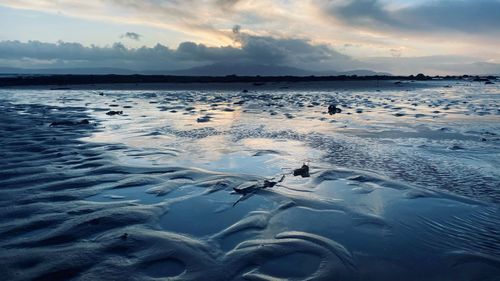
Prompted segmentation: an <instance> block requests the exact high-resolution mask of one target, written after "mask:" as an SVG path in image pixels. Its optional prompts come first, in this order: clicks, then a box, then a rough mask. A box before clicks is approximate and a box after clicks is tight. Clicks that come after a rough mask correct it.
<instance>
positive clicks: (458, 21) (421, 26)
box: [317, 0, 500, 33]
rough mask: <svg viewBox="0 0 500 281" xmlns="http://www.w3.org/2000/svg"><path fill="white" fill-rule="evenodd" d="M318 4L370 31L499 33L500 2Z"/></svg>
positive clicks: (369, 0) (360, 0)
mask: <svg viewBox="0 0 500 281" xmlns="http://www.w3.org/2000/svg"><path fill="white" fill-rule="evenodd" d="M317 3H319V5H320V7H321V8H323V9H324V10H325V11H326V12H327V13H328V14H329V15H331V16H333V17H334V18H336V19H337V20H340V21H343V22H346V23H348V24H351V25H357V26H363V27H367V28H371V29H379V30H380V29H390V30H403V31H414V32H419V31H421V32H426V33H428V32H436V31H458V32H464V33H469V32H478V33H479V32H495V33H498V32H499V29H498V26H500V16H499V13H500V1H499V0H460V1H452V0H442V1H424V2H421V3H417V4H412V5H408V6H404V7H399V8H390V7H389V6H388V5H387V4H385V3H386V2H382V1H379V0H349V1H343V2H342V3H339V1H332V0H320V1H318V2H317Z"/></svg>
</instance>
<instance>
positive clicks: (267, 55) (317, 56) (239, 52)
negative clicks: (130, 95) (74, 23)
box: [0, 28, 358, 70]
mask: <svg viewBox="0 0 500 281" xmlns="http://www.w3.org/2000/svg"><path fill="white" fill-rule="evenodd" d="M235 30H237V31H235V33H234V38H233V39H234V40H236V41H237V42H238V43H239V44H240V47H233V46H230V45H228V46H221V47H209V46H207V45H204V44H197V43H194V42H183V43H181V44H179V46H178V47H177V48H176V49H171V48H169V47H166V46H164V45H161V44H157V45H156V46H154V47H146V46H144V47H140V48H127V47H125V46H124V45H123V44H121V43H115V44H113V45H112V46H106V47H99V46H94V45H91V46H84V45H82V44H80V43H68V42H62V41H59V42H57V43H44V42H39V41H28V42H20V41H0V59H2V60H3V61H4V62H5V61H9V62H11V64H12V62H16V61H17V65H16V66H20V64H22V63H23V62H27V61H29V63H30V64H31V67H36V65H33V64H35V63H34V62H37V61H38V62H41V63H43V64H44V65H45V66H46V65H47V64H51V63H52V65H53V66H54V67H62V66H64V67H89V66H92V67H96V66H99V67H122V68H129V69H133V70H145V69H147V70H159V69H161V70H168V69H181V68H187V67H192V66H197V65H204V64H211V63H247V64H266V65H287V66H295V67H301V68H306V69H315V70H322V69H325V70H326V69H328V70H332V69H336V70H344V69H350V68H352V67H353V66H354V65H356V64H357V63H358V62H357V61H355V60H353V59H351V58H350V57H348V56H346V55H343V54H341V53H339V52H337V51H335V50H334V49H333V48H331V47H330V46H328V45H321V44H319V45H315V44H312V43H311V42H309V41H308V40H305V39H289V38H276V37H271V36H255V35H248V34H246V33H242V32H241V31H239V29H238V28H235ZM4 66H5V65H4ZM9 66H12V65H9ZM21 66H22V65H21Z"/></svg>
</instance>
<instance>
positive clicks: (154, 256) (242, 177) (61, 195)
mask: <svg viewBox="0 0 500 281" xmlns="http://www.w3.org/2000/svg"><path fill="white" fill-rule="evenodd" d="M498 85H500V83H496V84H492V85H484V84H483V83H473V82H453V84H452V85H450V82H446V81H437V82H432V85H430V86H429V87H418V86H413V85H409V84H408V85H403V86H401V87H389V88H383V87H382V88H376V87H375V88H372V89H370V88H346V89H337V88H332V89H328V88H326V87H313V86H310V87H305V86H301V87H296V88H297V89H295V88H294V85H277V86H276V87H272V88H265V87H255V86H251V85H250V86H248V87H246V88H245V90H246V91H243V89H215V88H214V89H203V87H201V88H199V89H194V88H193V89H188V90H183V89H172V90H147V91H146V90H123V89H120V90H88V89H81V90H60V91H50V90H42V89H24V90H23V89H3V90H1V91H0V110H1V111H2V118H1V119H0V132H1V133H2V137H1V138H0V156H1V157H0V186H1V189H0V260H1V262H0V272H2V273H4V276H5V277H6V278H7V279H6V280H68V279H74V280H98V279H103V278H106V279H110V280H158V279H162V278H171V279H172V280H279V279H280V278H281V279H291V280H498V279H496V278H498V276H500V243H499V241H500V216H499V215H500V208H499V203H500V187H499V186H500V170H499V168H498V167H500V160H499V159H500V109H499V108H500V107H499V104H500V99H499V96H500V87H499V86H498ZM332 104H335V105H336V106H337V107H338V108H340V109H341V112H340V113H336V114H333V115H330V114H328V106H329V105H332ZM304 163H306V164H307V165H308V166H309V167H310V177H301V176H293V170H294V169H297V168H300V167H301V166H302V165H303V164H304ZM282 175H285V178H284V180H283V181H282V182H279V183H277V184H276V185H275V186H273V187H270V188H265V189H259V188H258V189H256V190H254V191H253V192H249V193H247V194H241V193H237V192H234V188H241V187H245V186H253V185H256V186H259V185H262V183H263V182H264V180H273V181H276V179H278V178H279V177H280V176H282ZM237 201H238V202H237ZM236 202H237V203H236ZM235 203H236V204H235ZM273 278H274V279H273Z"/></svg>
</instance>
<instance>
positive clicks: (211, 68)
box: [0, 63, 390, 76]
mask: <svg viewBox="0 0 500 281" xmlns="http://www.w3.org/2000/svg"><path fill="white" fill-rule="evenodd" d="M0 74H25V75H37V74H38V75H50V74H75V75H92V74H95V75H102V74H119V75H130V74H147V75H179V76H227V75H238V76H257V75H260V76H313V75H314V76H338V75H358V76H370V75H390V74H388V73H382V72H375V71H371V70H351V71H344V72H339V71H312V70H305V69H300V68H296V67H290V66H279V65H264V64H243V63H239V64H227V63H217V64H210V65H204V66H198V67H192V68H188V69H181V70H144V71H134V70H129V69H121V68H39V69H25V68H12V67H0Z"/></svg>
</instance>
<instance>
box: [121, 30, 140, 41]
mask: <svg viewBox="0 0 500 281" xmlns="http://www.w3.org/2000/svg"><path fill="white" fill-rule="evenodd" d="M141 37H142V35H140V34H139V33H135V32H126V33H125V34H123V35H121V36H120V38H128V39H132V40H135V41H140V40H141Z"/></svg>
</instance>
